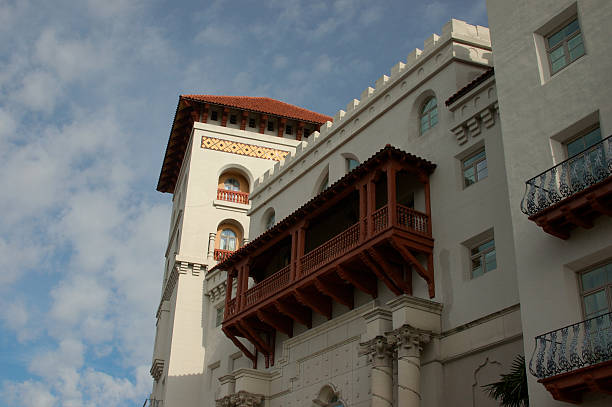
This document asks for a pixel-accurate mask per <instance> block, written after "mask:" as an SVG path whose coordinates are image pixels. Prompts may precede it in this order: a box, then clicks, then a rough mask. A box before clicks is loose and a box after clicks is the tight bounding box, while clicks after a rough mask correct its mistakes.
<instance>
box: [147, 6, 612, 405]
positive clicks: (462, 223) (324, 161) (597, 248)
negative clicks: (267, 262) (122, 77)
mask: <svg viewBox="0 0 612 407" xmlns="http://www.w3.org/2000/svg"><path fill="white" fill-rule="evenodd" d="M488 7H489V18H490V24H491V28H492V35H491V36H490V34H489V29H488V28H486V27H481V26H473V25H470V24H467V23H465V22H463V21H458V20H451V21H450V22H449V23H447V24H446V25H445V26H444V27H442V29H441V30H440V34H439V35H438V34H434V35H432V36H431V37H430V38H428V39H427V40H426V41H425V43H424V47H423V50H418V49H417V50H415V51H413V52H412V53H411V54H410V55H409V56H408V58H407V60H406V61H405V62H400V63H398V64H397V65H395V66H394V67H392V68H391V71H390V74H389V75H388V76H387V75H385V76H383V77H381V78H379V79H378V80H377V81H376V82H375V87H374V88H371V87H367V88H366V90H365V91H364V92H363V93H362V94H361V97H360V99H359V100H357V99H354V100H353V101H351V102H350V103H348V105H347V107H346V109H345V110H340V111H339V112H338V113H337V114H336V115H335V116H334V117H333V122H331V121H328V122H327V123H324V124H323V125H321V127H320V131H316V132H314V133H313V134H311V135H310V136H309V137H308V138H304V139H303V140H301V141H300V140H297V138H299V137H297V136H285V137H278V135H279V134H278V133H275V132H274V131H267V130H265V131H263V134H261V133H259V132H258V131H257V127H258V124H257V125H256V126H255V127H254V128H253V129H248V128H247V129H244V130H241V129H240V125H239V124H235V125H230V124H226V125H225V126H223V125H221V123H220V122H218V121H211V120H207V121H206V123H203V122H202V121H198V120H195V121H194V122H193V125H192V127H191V128H190V135H189V141H188V142H187V146H186V149H185V153H184V158H183V159H182V163H181V165H180V172H179V173H178V176H177V177H176V186H175V187H174V193H173V214H172V219H171V224H170V228H169V230H170V232H169V239H168V241H169V243H168V249H167V252H166V258H167V262H166V267H165V273H164V282H163V286H162V295H161V300H160V305H159V309H158V311H157V334H156V343H155V349H154V356H153V363H152V369H151V372H152V375H153V377H154V379H155V381H154V385H153V392H152V393H151V396H150V400H151V405H155V403H157V406H161V405H163V406H168V407H173V406H198V407H199V406H211V407H212V406H227V407H233V406H246V405H249V406H256V407H257V406H266V407H280V406H295V407H299V406H314V405H320V406H326V405H329V406H332V405H334V406H338V405H340V404H338V403H342V405H344V406H350V407H353V406H355V407H365V406H389V407H390V406H402V407H404V406H406V407H408V406H410V407H416V406H426V407H442V406H448V405H453V406H471V407H474V406H478V407H484V406H495V405H498V404H496V402H495V401H494V400H492V399H490V398H489V397H488V396H487V395H486V394H485V392H484V390H483V389H482V386H483V385H485V384H489V383H492V382H494V381H497V380H499V377H500V374H503V373H507V372H508V370H509V369H510V367H511V364H512V361H513V360H514V359H515V357H516V356H517V355H525V357H526V360H527V364H529V362H530V357H531V352H532V351H533V349H534V340H535V339H534V338H535V337H536V336H537V335H539V334H542V333H545V332H547V331H552V330H555V329H559V328H561V327H563V326H565V325H568V324H572V323H576V322H579V321H582V320H584V319H585V314H584V309H583V305H582V301H583V299H582V296H581V288H580V284H579V275H580V274H579V273H580V272H581V271H583V270H585V269H588V268H589V267H591V266H592V265H595V264H601V263H602V262H606V261H608V262H609V261H610V258H612V238H611V236H612V233H611V232H612V221H611V220H610V218H609V217H605V216H602V217H598V218H597V219H595V221H594V225H593V227H591V228H589V229H583V228H577V229H575V230H573V231H572V232H571V238H569V239H567V240H563V239H560V238H559V237H555V236H552V235H550V234H548V233H546V232H545V231H543V230H542V228H540V227H538V226H537V225H536V223H535V222H533V221H530V220H529V219H528V217H527V216H526V215H525V214H524V213H522V212H521V206H520V203H521V200H522V199H523V195H524V191H525V181H526V180H528V179H530V178H532V177H534V176H536V175H538V174H539V173H541V172H542V171H544V170H546V169H548V168H550V167H552V166H554V165H555V164H557V163H559V162H561V161H563V160H564V159H565V158H566V157H565V155H564V154H565V152H564V151H565V150H564V145H565V144H564V143H566V142H567V140H570V139H572V137H573V134H574V133H575V132H576V131H581V130H582V129H583V128H590V127H589V126H591V127H592V126H593V125H594V124H595V123H598V124H599V126H600V127H601V129H602V135H604V136H603V137H605V135H607V134H608V132H609V127H610V123H609V122H610V120H611V119H610V115H611V114H612V103H611V102H610V100H609V89H608V88H609V86H607V85H605V84H606V83H608V81H607V78H609V77H610V75H611V74H610V72H612V69H611V68H612V59H611V58H610V57H609V55H612V53H611V52H609V51H611V50H609V48H610V45H609V44H608V43H607V42H606V40H607V37H608V36H607V35H604V34H602V33H603V32H606V33H609V32H610V30H609V29H608V28H604V27H607V26H608V25H607V24H606V22H607V20H608V19H609V17H612V6H610V5H609V4H608V3H607V2H605V1H603V0H597V1H596V0H592V1H591V0H583V1H578V2H577V3H576V2H571V1H565V0H564V1H552V0H550V1H535V0H534V1H524V2H521V3H520V4H519V5H515V4H509V3H508V4H507V2H503V1H497V0H488ZM567 13H569V17H571V15H572V13H573V14H577V15H578V17H579V20H580V26H581V29H582V30H583V35H584V38H585V39H584V42H585V46H586V50H587V51H586V54H585V55H584V56H583V57H581V58H580V59H578V60H576V61H574V62H573V63H572V64H571V65H570V66H568V67H567V68H565V69H563V70H562V71H560V72H558V73H556V74H550V72H549V73H548V74H547V73H546V69H549V68H548V65H543V62H542V61H543V59H542V56H544V58H546V56H547V55H546V51H544V53H543V54H542V50H541V49H539V48H538V47H539V46H542V45H543V44H544V42H543V41H544V40H543V39H542V38H545V36H546V35H548V34H549V31H550V30H551V29H554V27H555V26H556V25H555V24H553V23H555V22H556V21H557V20H559V19H567V18H566V17H567V16H566V14H567ZM559 16H561V17H559ZM551 21H553V23H551ZM564 21H565V20H564ZM519 22H520V24H519ZM560 22H561V23H562V22H563V21H560ZM557 25H558V24H557ZM543 27H544V28H543ZM538 36H539V37H538ZM491 37H492V42H493V43H492V44H491ZM493 54H495V72H494V73H493V72H492V71H490V68H491V67H493ZM451 96H452V97H451ZM432 98H435V101H436V103H435V105H436V106H437V107H436V112H435V117H436V119H435V122H434V121H429V125H428V126H427V127H428V129H427V130H426V131H424V130H423V128H422V127H421V126H422V125H421V119H422V116H423V107H424V105H425V104H426V103H427V102H428V101H430V100H432ZM568 99H571V100H572V103H571V104H568V103H567V100H568ZM445 101H446V103H445ZM245 117H246V116H245ZM249 117H251V116H249ZM252 117H253V118H256V117H258V116H257V115H253V116H252ZM200 119H202V115H201V114H200ZM279 120H280V119H279ZM429 120H431V118H430V119H429ZM287 123H293V124H292V126H294V127H293V128H297V127H298V125H299V124H298V121H293V122H291V121H288V122H287ZM312 126H313V125H312V124H311V127H312ZM242 127H243V128H244V125H243V126H242ZM206 140H217V141H218V140H222V143H223V144H222V145H221V147H219V146H220V144H214V143H217V141H215V142H214V143H212V142H209V143H208V144H207V142H206ZM211 143H212V144H211ZM244 145H247V146H251V147H249V148H251V149H253V148H255V149H256V148H264V149H270V151H276V152H278V151H281V152H284V153H283V155H284V159H282V160H273V159H272V160H271V159H266V158H262V157H263V156H261V155H260V156H259V157H257V156H249V155H248V154H245V153H238V152H236V151H239V150H240V149H241V148H243V146H244ZM386 145H390V146H393V147H396V148H398V149H400V150H402V151H405V152H407V153H410V154H413V155H414V156H416V157H419V158H421V159H424V160H427V161H429V162H431V163H434V164H435V165H436V167H435V170H434V171H433V172H432V173H431V175H430V176H429V180H428V182H429V184H428V188H429V189H428V190H427V191H426V190H425V189H424V188H423V187H422V186H421V185H417V184H415V185H407V186H406V187H407V188H409V189H410V190H411V191H412V194H413V195H412V202H411V205H413V206H412V208H413V209H414V210H416V211H420V212H425V211H426V210H427V206H428V202H429V204H430V209H431V218H430V221H431V225H432V233H431V236H432V238H433V239H434V241H435V244H434V248H433V265H432V266H433V270H434V271H433V276H434V277H433V278H434V285H435V296H433V297H430V295H429V293H430V292H431V291H430V289H431V287H428V284H427V282H426V281H425V280H424V279H423V278H422V277H421V276H420V275H419V274H418V273H417V272H416V271H415V268H411V267H409V268H408V273H411V274H412V276H411V281H412V283H411V284H412V286H411V290H412V295H407V294H403V295H397V294H395V293H394V292H392V291H391V290H390V289H389V288H388V286H387V285H385V283H384V282H383V281H378V282H377V297H376V298H375V299H373V298H372V297H371V296H370V295H367V294H366V293H365V292H362V291H359V290H357V289H355V290H354V299H353V300H354V307H353V308H352V309H349V308H348V307H347V306H345V305H341V304H339V303H337V302H332V312H331V318H330V319H329V320H328V319H327V318H325V317H323V316H322V315H319V314H318V313H316V312H312V327H310V328H307V327H306V326H304V325H301V324H298V323H297V322H296V323H294V324H293V327H292V333H293V335H292V337H289V336H288V335H286V334H285V333H282V332H280V331H276V332H275V338H274V340H273V342H272V343H273V344H274V345H273V346H274V352H273V354H274V357H273V362H272V363H271V364H270V365H269V366H267V365H268V363H267V362H268V360H267V359H265V358H264V355H263V354H261V353H257V351H256V349H255V347H254V346H253V344H251V343H250V342H249V341H248V340H246V339H245V338H240V339H239V340H240V342H241V344H242V346H244V347H245V348H246V349H247V350H250V352H252V353H253V354H254V355H255V358H256V362H257V367H258V368H257V369H254V368H253V363H252V362H251V360H249V359H248V358H247V356H245V354H244V353H243V352H242V351H241V350H240V349H239V348H238V347H237V346H236V345H235V344H234V343H232V341H230V339H228V337H227V336H226V335H225V333H224V332H223V331H222V327H221V325H220V324H219V322H220V321H219V315H220V314H219V312H218V310H221V309H223V306H224V305H225V304H227V301H226V292H227V291H228V290H230V291H231V292H233V294H232V295H231V296H230V297H233V296H235V295H236V292H237V290H238V289H237V287H236V280H235V279H234V284H233V287H227V285H226V279H227V273H226V271H225V270H223V269H213V268H214V266H215V265H216V264H217V261H216V260H215V256H216V254H215V249H219V237H218V236H217V234H218V231H219V230H221V229H222V225H230V226H232V228H235V229H232V230H237V233H238V235H239V236H241V237H242V238H243V240H245V239H246V240H245V242H248V241H253V240H255V239H256V238H257V237H258V236H261V235H262V234H264V233H265V232H266V229H268V228H269V226H270V222H269V221H270V214H271V213H274V220H275V221H276V223H278V222H279V221H281V220H282V219H284V218H286V217H287V216H289V215H291V214H292V213H293V212H294V211H295V210H296V209H298V208H299V207H300V206H302V205H304V204H305V203H307V202H308V201H310V200H311V199H312V198H314V197H316V196H318V195H319V193H320V192H321V191H322V189H325V187H326V186H332V185H333V184H334V183H335V182H336V181H338V180H340V179H342V177H344V176H345V175H346V174H347V172H349V167H348V165H349V161H348V160H349V159H351V160H357V161H359V163H363V162H364V161H366V160H367V159H368V158H370V157H372V156H374V155H375V154H376V153H377V152H379V151H380V150H381V149H383V148H384V147H385V146H386ZM232 146H238V147H235V149H234V150H232V149H231V148H233V147H232ZM240 151H246V150H240ZM248 151H251V150H248ZM287 152H288V153H287ZM249 154H250V153H249ZM472 162H473V163H474V164H472ZM470 166H473V168H474V171H475V173H474V175H473V179H471V181H466V177H467V175H466V174H471V173H469V171H470V168H471V167H470ZM466 171H467V172H466ZM226 173H231V174H239V175H240V176H242V177H244V179H245V180H246V181H247V182H248V184H249V185H248V189H247V190H248V192H249V202H248V204H242V203H236V202H228V201H225V200H224V199H219V195H218V193H217V189H218V188H219V186H220V180H221V177H222V176H223V174H226ZM470 176H472V175H470ZM426 196H429V199H427V198H426ZM242 244H243V243H240V245H239V246H242ZM485 244H488V245H489V246H486V247H487V249H486V250H488V251H490V250H491V247H493V249H492V250H493V252H492V253H493V255H492V257H491V256H489V257H482V259H487V260H486V265H485V264H484V263H483V264H482V265H481V266H480V267H481V268H479V269H478V268H475V266H474V259H477V260H478V259H479V257H478V256H480V254H479V253H480V250H485V249H481V248H480V247H481V246H482V247H484V246H483V245H485ZM491 245H492V246H491ZM475 253H476V254H475ZM482 256H484V254H483V255H482ZM490 259H493V260H492V261H490ZM417 261H419V262H422V263H423V264H422V266H423V267H426V266H427V264H426V260H425V259H424V258H420V257H419V258H418V259H417ZM484 261H485V260H483V262H484ZM487 267H488V268H490V269H489V270H487V269H486V268H487ZM211 269H213V270H212V271H211ZM248 284H249V285H248V286H249V287H252V286H253V285H254V284H256V282H255V280H253V278H250V279H249V282H248ZM226 316H227V313H226ZM238 345H240V344H238ZM247 353H248V352H247ZM265 366H267V367H265ZM527 376H528V379H529V397H530V402H531V405H535V406H555V405H561V404H560V402H558V401H555V400H554V399H553V397H552V396H551V393H550V392H549V391H547V390H546V388H545V387H544V386H543V385H542V384H540V383H538V382H537V380H536V378H535V377H534V376H533V375H530V374H529V373H528V374H527ZM606 397H607V398H606ZM610 400H611V399H610V398H609V396H603V395H600V394H599V393H595V392H592V393H587V394H586V395H585V397H584V399H583V404H584V405H593V406H600V405H608V404H609V403H610ZM334 403H335V404H334Z"/></svg>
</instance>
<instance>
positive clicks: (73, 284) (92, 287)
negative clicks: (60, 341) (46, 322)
mask: <svg viewBox="0 0 612 407" xmlns="http://www.w3.org/2000/svg"><path fill="white" fill-rule="evenodd" d="M109 295H110V292H109V289H108V288H107V287H106V286H105V285H103V284H101V282H100V281H98V279H96V278H95V277H93V276H88V275H76V276H75V277H74V278H73V279H72V280H69V281H62V282H61V283H60V285H59V286H58V287H56V288H54V289H53V290H52V291H51V298H52V299H53V301H54V302H53V306H52V307H51V310H50V316H51V317H52V318H54V319H55V320H56V321H57V322H60V323H63V324H68V325H73V324H76V323H78V322H81V320H82V319H83V318H86V317H87V316H89V315H92V314H94V315H96V314H100V313H104V312H105V310H106V306H107V304H108V298H109Z"/></svg>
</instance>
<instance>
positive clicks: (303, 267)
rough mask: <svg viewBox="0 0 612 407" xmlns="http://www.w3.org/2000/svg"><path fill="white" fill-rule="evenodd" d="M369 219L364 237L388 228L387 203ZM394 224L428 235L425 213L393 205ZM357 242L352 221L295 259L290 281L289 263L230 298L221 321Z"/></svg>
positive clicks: (269, 296)
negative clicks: (369, 230)
mask: <svg viewBox="0 0 612 407" xmlns="http://www.w3.org/2000/svg"><path fill="white" fill-rule="evenodd" d="M371 221H372V223H373V225H374V231H373V233H372V235H371V236H369V237H368V239H369V238H375V237H376V236H378V235H379V234H381V233H383V232H385V231H387V230H389V228H390V221H389V210H388V206H383V207H382V208H379V209H378V210H376V211H375V212H374V213H373V214H372V215H371ZM367 222H368V219H364V220H363V223H364V224H365V225H367ZM365 225H364V226H365ZM395 226H396V227H398V228H399V229H403V230H406V231H409V232H410V233H415V234H417V235H420V236H424V237H431V235H430V232H429V217H428V216H427V214H425V213H422V212H419V211H416V210H414V209H411V208H408V207H405V206H402V205H397V217H396V224H395ZM364 229H365V227H364ZM359 245H360V224H359V223H356V224H354V225H352V226H350V227H349V228H348V229H346V230H345V231H343V232H341V233H340V234H338V235H336V236H334V237H332V238H331V239H329V240H328V241H327V242H325V243H323V244H321V245H320V246H318V247H317V248H315V249H313V250H311V251H310V252H308V253H306V254H304V255H303V256H301V257H300V258H299V259H298V262H299V267H298V270H297V272H296V276H295V279H294V280H291V265H288V266H285V267H284V268H282V269H281V270H279V271H277V272H276V273H274V274H273V275H271V276H269V277H267V278H266V279H264V280H262V281H260V282H259V283H257V284H256V285H255V286H253V287H251V288H249V289H248V290H247V291H245V292H244V294H243V296H244V301H242V300H241V299H240V298H241V296H238V300H237V299H236V298H233V299H231V300H230V301H229V303H228V305H227V308H226V311H225V320H228V319H230V318H231V317H233V316H234V315H236V314H238V313H240V312H242V311H244V310H250V309H252V308H253V307H256V306H257V304H258V303H261V302H263V301H265V300H267V299H269V298H271V297H273V296H274V295H276V294H278V293H280V292H282V291H283V289H285V288H286V287H288V286H290V285H291V284H293V283H295V282H297V281H298V280H301V279H302V278H304V277H307V276H309V275H311V274H314V273H316V272H317V271H318V270H320V269H321V268H322V267H325V266H326V265H328V264H330V263H331V262H333V261H334V260H337V259H338V258H340V257H342V256H343V255H344V254H346V253H347V252H349V251H351V250H352V249H354V248H356V247H358V246H359ZM216 252H217V250H215V254H216ZM230 253H231V252H230Z"/></svg>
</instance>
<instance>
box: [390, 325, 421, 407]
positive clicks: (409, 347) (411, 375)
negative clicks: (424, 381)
mask: <svg viewBox="0 0 612 407" xmlns="http://www.w3.org/2000/svg"><path fill="white" fill-rule="evenodd" d="M389 339H390V342H392V343H393V344H394V345H395V347H396V349H397V406H398V407H419V406H420V405H421V350H422V346H421V345H422V344H425V343H428V342H429V341H430V340H431V333H430V332H427V331H422V330H420V329H416V328H413V327H412V326H410V325H408V324H406V325H403V326H401V327H400V328H398V329H396V330H394V331H392V332H390V333H389Z"/></svg>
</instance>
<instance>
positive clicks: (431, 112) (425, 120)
mask: <svg viewBox="0 0 612 407" xmlns="http://www.w3.org/2000/svg"><path fill="white" fill-rule="evenodd" d="M436 124H438V101H437V99H436V98H435V97H433V98H429V99H428V100H427V102H425V104H424V105H423V108H422V109H421V134H423V133H425V132H426V131H427V130H429V129H431V128H432V127H434V126H435V125H436Z"/></svg>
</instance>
